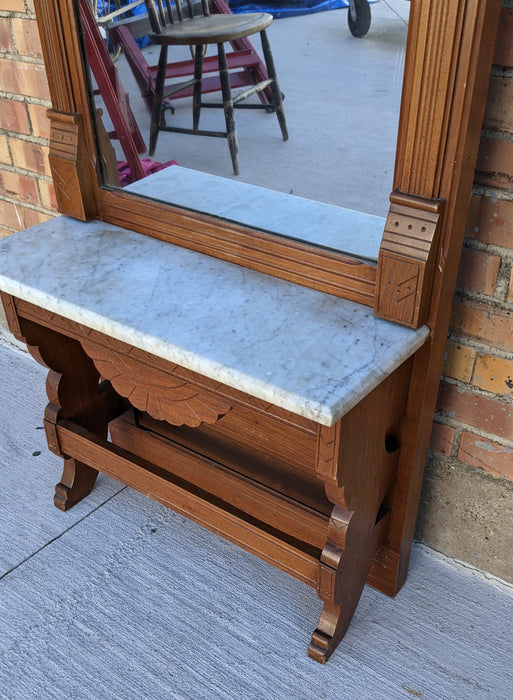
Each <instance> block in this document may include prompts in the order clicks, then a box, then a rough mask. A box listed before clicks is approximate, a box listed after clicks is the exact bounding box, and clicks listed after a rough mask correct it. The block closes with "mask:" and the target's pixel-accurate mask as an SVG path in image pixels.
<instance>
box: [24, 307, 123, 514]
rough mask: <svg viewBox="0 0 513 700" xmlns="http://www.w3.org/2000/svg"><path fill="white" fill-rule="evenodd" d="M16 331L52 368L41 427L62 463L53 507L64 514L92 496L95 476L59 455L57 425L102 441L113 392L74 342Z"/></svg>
mask: <svg viewBox="0 0 513 700" xmlns="http://www.w3.org/2000/svg"><path fill="white" fill-rule="evenodd" d="M20 326H21V335H22V336H23V338H24V340H25V342H26V343H27V345H28V346H29V350H30V352H31V354H32V356H33V357H34V358H35V359H37V360H38V362H40V363H41V364H43V365H45V366H46V367H49V368H50V371H49V373H48V377H47V380H46V392H47V395H48V399H49V403H48V405H47V407H46V409H45V416H44V425H45V432H46V437H47V440H48V447H49V448H50V450H51V451H52V452H54V453H55V454H57V455H58V456H60V457H62V458H63V459H64V470H63V474H62V478H61V481H60V482H59V483H58V484H57V486H56V489H55V498H54V503H55V505H56V506H57V508H60V509H61V510H68V509H69V508H71V507H72V506H73V505H75V503H77V502H78V501H80V500H81V499H82V498H84V496H87V494H88V493H89V492H90V491H91V489H92V488H93V486H94V482H95V480H96V477H97V474H98V472H97V470H95V469H92V468H91V467H89V466H87V465H85V464H83V463H82V462H79V461H77V460H75V459H73V458H72V457H73V456H72V455H67V454H64V453H63V452H62V450H61V448H60V445H59V440H58V436H57V428H56V427H57V424H58V422H59V421H60V420H71V421H73V422H75V423H76V424H78V425H80V426H82V427H83V428H86V429H87V430H89V431H91V432H92V433H94V434H95V435H97V436H98V437H101V438H103V439H106V438H107V426H108V420H109V418H110V417H112V416H111V415H110V414H111V412H112V413H113V414H115V413H116V411H117V410H118V409H117V407H113V401H111V397H112V396H113V394H114V392H113V391H112V389H111V388H110V385H108V383H103V384H100V375H99V372H98V371H97V369H96V367H95V366H94V363H93V361H92V360H91V359H90V358H89V357H88V355H87V354H86V353H85V352H84V350H83V348H82V346H81V344H80V343H79V342H78V341H76V340H73V339H71V338H69V337H67V336H64V335H61V334H60V333H57V332H55V331H52V330H49V329H48V328H45V327H43V326H38V325H37V324H35V323H33V322H31V321H26V320H25V319H20Z"/></svg>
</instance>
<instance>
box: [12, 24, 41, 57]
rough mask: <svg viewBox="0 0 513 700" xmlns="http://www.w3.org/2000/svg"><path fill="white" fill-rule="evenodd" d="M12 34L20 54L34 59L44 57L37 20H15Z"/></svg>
mask: <svg viewBox="0 0 513 700" xmlns="http://www.w3.org/2000/svg"><path fill="white" fill-rule="evenodd" d="M12 33H13V36H14V41H15V42H16V47H17V49H18V53H20V54H21V55H22V56H31V57H34V58H42V57H43V52H42V50H41V39H40V38H39V30H38V28H37V22H36V21H35V20H29V19H18V18H13V20H12Z"/></svg>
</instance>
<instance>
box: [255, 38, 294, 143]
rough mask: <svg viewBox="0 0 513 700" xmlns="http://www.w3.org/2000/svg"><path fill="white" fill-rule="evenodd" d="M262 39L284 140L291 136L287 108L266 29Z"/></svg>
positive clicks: (263, 51)
mask: <svg viewBox="0 0 513 700" xmlns="http://www.w3.org/2000/svg"><path fill="white" fill-rule="evenodd" d="M260 39H261V41H262V53H263V54H264V59H265V65H266V67H267V73H268V74H269V78H271V80H272V81H273V82H272V83H271V90H272V94H273V103H274V108H275V111H276V116H277V117H278V123H279V125H280V129H281V135H282V137H283V140H284V141H287V140H288V138H289V133H288V130H287V122H286V121H285V110H284V109H283V98H282V95H281V90H280V86H279V84H278V76H277V74H276V68H275V67H274V60H273V55H272V52H271V44H270V43H269V39H268V38H267V33H266V32H265V30H264V31H262V32H260Z"/></svg>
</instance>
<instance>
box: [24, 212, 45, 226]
mask: <svg viewBox="0 0 513 700" xmlns="http://www.w3.org/2000/svg"><path fill="white" fill-rule="evenodd" d="M51 218H52V216H51V215H50V214H47V213H46V212H43V211H38V210H37V209H27V208H25V209H24V210H23V222H24V224H25V228H29V226H35V225H36V224H42V223H43V221H48V220H49V219H51Z"/></svg>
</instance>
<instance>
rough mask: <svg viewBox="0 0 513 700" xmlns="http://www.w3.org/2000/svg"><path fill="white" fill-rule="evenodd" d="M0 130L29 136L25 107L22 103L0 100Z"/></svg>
mask: <svg viewBox="0 0 513 700" xmlns="http://www.w3.org/2000/svg"><path fill="white" fill-rule="evenodd" d="M0 129H6V130H7V131H16V132H18V133H20V134H29V133H30V126H29V120H28V115H27V106H26V105H25V104H24V103H23V102H14V101H13V100H2V99H0Z"/></svg>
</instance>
